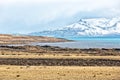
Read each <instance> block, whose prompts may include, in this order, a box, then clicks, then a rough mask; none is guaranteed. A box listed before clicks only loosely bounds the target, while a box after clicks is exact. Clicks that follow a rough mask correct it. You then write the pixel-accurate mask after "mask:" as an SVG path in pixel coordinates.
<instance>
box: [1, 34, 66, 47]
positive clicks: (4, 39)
mask: <svg viewBox="0 0 120 80" xmlns="http://www.w3.org/2000/svg"><path fill="white" fill-rule="evenodd" d="M65 41H67V40H65V39H60V38H53V37H43V36H21V35H10V34H0V45H5V44H27V43H31V42H65Z"/></svg>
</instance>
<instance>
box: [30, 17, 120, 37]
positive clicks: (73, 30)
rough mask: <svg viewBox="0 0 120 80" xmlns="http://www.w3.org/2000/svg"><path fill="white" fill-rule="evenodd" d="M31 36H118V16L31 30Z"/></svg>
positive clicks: (119, 25) (119, 19)
mask: <svg viewBox="0 0 120 80" xmlns="http://www.w3.org/2000/svg"><path fill="white" fill-rule="evenodd" d="M29 35H33V36H50V37H59V38H66V39H69V38H78V37H120V17H115V18H90V19H80V20H79V21H78V22H76V23H73V24H71V25H68V26H65V27H63V28H62V29H57V30H52V31H42V32H33V33H30V34H29Z"/></svg>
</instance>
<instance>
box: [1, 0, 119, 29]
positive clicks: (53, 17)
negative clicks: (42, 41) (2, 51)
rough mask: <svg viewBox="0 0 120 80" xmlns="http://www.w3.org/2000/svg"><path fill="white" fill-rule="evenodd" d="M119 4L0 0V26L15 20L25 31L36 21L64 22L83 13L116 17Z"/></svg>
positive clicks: (76, 0) (114, 1) (106, 0)
mask: <svg viewBox="0 0 120 80" xmlns="http://www.w3.org/2000/svg"><path fill="white" fill-rule="evenodd" d="M119 3H120V0H0V24H1V26H0V28H1V27H2V28H3V27H4V28H5V27H6V28H8V26H9V25H10V26H12V27H16V26H18V25H17V23H19V24H21V27H22V26H23V27H25V29H26V30H27V29H28V28H31V29H33V28H32V27H33V26H36V25H37V24H44V26H48V25H50V24H56V23H52V22H57V23H59V24H62V23H60V22H64V23H66V24H68V23H69V22H72V21H74V19H75V18H76V17H78V18H79V17H82V16H83V15H84V16H87V17H88V16H92V17H93V16H95V17H96V16H98V17H99V16H101V17H102V16H104V17H114V16H120V6H119ZM78 14H79V15H78ZM93 14H94V15H93ZM74 16H75V17H74ZM69 19H71V20H69ZM9 21H10V22H9ZM8 22H9V23H8ZM50 22H51V23H50ZM48 23H50V24H48ZM6 24H8V25H7V26H6ZM50 26H51V25H50ZM55 26H56V25H55Z"/></svg>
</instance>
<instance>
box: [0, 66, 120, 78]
mask: <svg viewBox="0 0 120 80" xmlns="http://www.w3.org/2000/svg"><path fill="white" fill-rule="evenodd" d="M0 80H120V67H92V66H91V67H89V66H88V67H76V66H72V67H66V66H6V65H2V66H0Z"/></svg>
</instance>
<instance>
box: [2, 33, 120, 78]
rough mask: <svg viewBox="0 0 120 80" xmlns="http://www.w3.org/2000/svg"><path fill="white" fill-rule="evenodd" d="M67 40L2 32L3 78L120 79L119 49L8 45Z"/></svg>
mask: <svg viewBox="0 0 120 80" xmlns="http://www.w3.org/2000/svg"><path fill="white" fill-rule="evenodd" d="M59 41H66V40H64V39H55V38H48V37H32V36H12V35H3V34H1V35H0V44H1V46H0V80H120V49H104V48H103V49H97V48H96V49H71V48H60V47H53V46H47V45H46V46H30V45H26V46H7V44H24V43H25V44H26V43H29V42H59Z"/></svg>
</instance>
